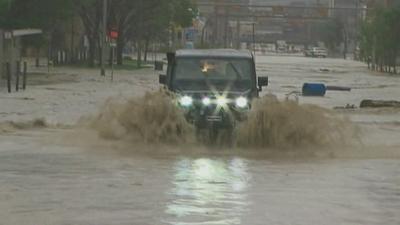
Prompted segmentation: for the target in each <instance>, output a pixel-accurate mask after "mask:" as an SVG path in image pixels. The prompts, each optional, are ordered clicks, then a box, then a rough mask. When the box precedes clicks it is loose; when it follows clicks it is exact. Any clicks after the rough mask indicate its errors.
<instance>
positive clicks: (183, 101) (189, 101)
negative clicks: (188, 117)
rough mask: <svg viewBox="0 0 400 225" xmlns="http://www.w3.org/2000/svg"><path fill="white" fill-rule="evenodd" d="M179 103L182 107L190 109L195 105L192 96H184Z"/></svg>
mask: <svg viewBox="0 0 400 225" xmlns="http://www.w3.org/2000/svg"><path fill="white" fill-rule="evenodd" d="M179 103H180V104H181V105H182V106H185V107H188V106H191V105H192V104H193V98H192V97H190V96H183V97H182V98H181V99H180V100H179Z"/></svg>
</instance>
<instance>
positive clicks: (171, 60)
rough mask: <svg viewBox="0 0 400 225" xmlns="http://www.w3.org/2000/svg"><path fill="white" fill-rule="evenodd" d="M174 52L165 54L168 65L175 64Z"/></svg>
mask: <svg viewBox="0 0 400 225" xmlns="http://www.w3.org/2000/svg"><path fill="white" fill-rule="evenodd" d="M175 55H176V54H175V52H168V53H167V60H168V65H172V64H174V62H175Z"/></svg>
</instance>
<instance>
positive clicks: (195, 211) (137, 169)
mask: <svg viewBox="0 0 400 225" xmlns="http://www.w3.org/2000/svg"><path fill="white" fill-rule="evenodd" d="M21 138H23V137H21ZM28 139H29V138H28ZM1 141H2V142H1V143H2V146H4V141H5V140H4V138H2V140H1ZM31 141H34V140H31ZM31 141H29V140H25V141H24V142H25V143H23V144H20V145H18V144H15V143H9V144H10V145H12V148H10V149H9V150H7V151H4V150H2V151H1V152H0V155H1V157H0V184H1V185H0V187H1V189H0V209H1V210H0V217H1V218H2V222H1V224H85V225H102V224H104V225H106V224H127V225H128V224H176V225H178V224H179V225H180V224H221V225H223V224H284V225H286V224H287V225H293V224H299V225H303V224H304V225H308V224H327V225H330V224H332V225H333V224H335V225H336V224H349V225H350V224H360V225H361V224H363V225H366V224H368V225H373V224H376V225H378V224H387V225H397V224H399V222H400V214H399V213H398V212H399V209H400V163H399V160H397V159H368V160H366V159H364V160H361V159H335V160H327V159H297V160H294V159H280V160H278V159H268V158H262V157H257V159H254V158H251V157H250V158H246V157H237V156H229V155H225V156H210V155H208V154H206V155H203V156H168V155H158V156H149V155H151V154H146V155H142V154H114V153H111V152H110V153H107V152H104V151H103V152H94V151H95V150H82V149H79V148H71V147H60V146H59V145H58V146H51V145H48V146H46V147H40V146H37V144H36V142H35V143H30V142H31ZM24 145H29V146H30V147H34V148H33V149H30V150H27V149H26V148H25V146H24ZM35 145H36V146H35ZM35 147H36V148H35ZM2 149H3V148H2Z"/></svg>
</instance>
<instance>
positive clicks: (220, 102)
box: [217, 96, 228, 106]
mask: <svg viewBox="0 0 400 225" xmlns="http://www.w3.org/2000/svg"><path fill="white" fill-rule="evenodd" d="M227 103H228V99H226V98H225V97H223V96H221V97H218V98H217V104H218V105H219V106H225V105H226V104H227Z"/></svg>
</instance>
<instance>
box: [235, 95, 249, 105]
mask: <svg viewBox="0 0 400 225" xmlns="http://www.w3.org/2000/svg"><path fill="white" fill-rule="evenodd" d="M248 104H249V101H248V100H247V99H246V98H245V97H239V98H237V99H236V106H237V107H239V108H245V107H247V105H248Z"/></svg>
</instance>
